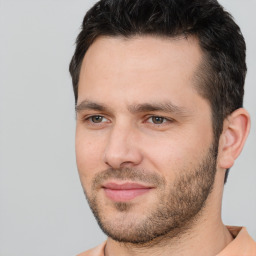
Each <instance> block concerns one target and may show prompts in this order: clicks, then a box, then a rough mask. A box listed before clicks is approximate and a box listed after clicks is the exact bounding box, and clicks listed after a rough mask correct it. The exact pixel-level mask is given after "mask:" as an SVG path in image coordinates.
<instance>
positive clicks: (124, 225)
mask: <svg viewBox="0 0 256 256" xmlns="http://www.w3.org/2000/svg"><path fill="white" fill-rule="evenodd" d="M216 159H217V148H216V146H215V145H212V146H211V147H210V149H209V150H208V152H207V154H206V155H205V156H204V158H203V159H202V160H201V161H200V163H199V164H198V165H197V166H196V167H193V170H190V168H187V169H183V170H180V171H179V172H177V173H180V175H179V176H177V177H176V178H175V181H174V183H173V185H172V187H171V188H169V191H167V192H166V181H165V180H164V178H163V177H161V176H159V174H156V173H154V174H152V173H149V172H146V171H143V170H137V169H136V170H135V169H128V168H124V169H119V170H115V169H108V170H105V171H103V172H102V173H100V174H98V175H97V176H96V177H95V179H94V181H93V184H92V188H91V194H90V196H89V195H88V193H85V194H86V198H87V201H88V203H89V205H90V208H91V210H92V212H93V214H94V216H95V218H96V220H97V222H98V224H99V226H100V227H101V229H102V231H103V232H104V233H105V234H106V235H107V236H108V237H110V238H112V239H113V240H115V241H118V242H122V243H131V244H134V245H135V244H137V245H146V244H148V243H152V242H153V241H161V240H164V238H173V237H177V236H179V235H180V234H181V233H182V232H186V231H187V229H189V228H190V227H191V226H192V225H193V223H194V222H195V221H196V220H197V217H198V216H200V212H202V210H203V208H204V206H205V203H206V200H207V198H208V196H209V194H210V193H211V190H212V188H213V184H214V180H215V173H216ZM109 178H115V179H119V180H126V179H129V180H132V181H135V182H136V181H144V182H149V183H150V184H154V185H155V186H156V187H157V188H159V191H158V202H157V204H156V205H154V208H152V209H149V210H148V212H146V215H145V216H144V217H143V218H137V216H136V214H134V215H133V214H132V210H133V207H134V205H133V204H132V203H130V202H115V203H113V207H114V208H115V211H116V212H117V213H118V215H116V216H121V217H119V218H118V219H117V217H116V216H106V214H105V213H104V208H103V207H102V204H101V202H100V201H99V200H98V199H97V187H98V186H99V184H102V182H103V181H105V180H107V179H109ZM120 213H122V214H120Z"/></svg>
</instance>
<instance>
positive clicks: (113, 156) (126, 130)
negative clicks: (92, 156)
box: [104, 125, 143, 169]
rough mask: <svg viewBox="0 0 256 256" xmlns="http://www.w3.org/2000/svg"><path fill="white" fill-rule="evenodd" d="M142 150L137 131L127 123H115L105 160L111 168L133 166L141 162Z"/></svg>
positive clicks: (106, 149)
mask: <svg viewBox="0 0 256 256" xmlns="http://www.w3.org/2000/svg"><path fill="white" fill-rule="evenodd" d="M142 158H143V157H142V152H141V150H140V149H139V139H138V136H137V134H136V131H135V129H134V128H132V127H128V126H127V125H126V126H125V125H115V126H114V127H113V128H112V130H111V132H110V134H109V138H108V141H107V145H106V148H105V154H104V162H105V163H106V164H107V165H108V166H109V167H111V168H114V169H118V168H121V167H133V166H136V165H138V164H140V163H141V161H142Z"/></svg>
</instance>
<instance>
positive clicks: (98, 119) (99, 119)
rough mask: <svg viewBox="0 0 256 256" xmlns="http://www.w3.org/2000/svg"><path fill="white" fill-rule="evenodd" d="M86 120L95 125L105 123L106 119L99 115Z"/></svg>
mask: <svg viewBox="0 0 256 256" xmlns="http://www.w3.org/2000/svg"><path fill="white" fill-rule="evenodd" d="M87 120H88V121H90V122H91V123H95V124H98V123H104V122H107V119H106V118H105V117H103V116H99V115H95V116H90V117H88V118H87Z"/></svg>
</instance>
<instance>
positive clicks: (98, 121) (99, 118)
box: [92, 116, 102, 123]
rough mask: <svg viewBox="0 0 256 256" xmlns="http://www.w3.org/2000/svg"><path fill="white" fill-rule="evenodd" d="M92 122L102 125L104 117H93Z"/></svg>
mask: <svg viewBox="0 0 256 256" xmlns="http://www.w3.org/2000/svg"><path fill="white" fill-rule="evenodd" d="M92 121H93V122H94V123H100V122H101V121H102V116H93V117H92Z"/></svg>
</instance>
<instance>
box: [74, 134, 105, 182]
mask: <svg viewBox="0 0 256 256" xmlns="http://www.w3.org/2000/svg"><path fill="white" fill-rule="evenodd" d="M101 156H102V149H101V146H100V144H99V143H97V139H94V138H93V137H92V136H89V135H88V134H86V135H85V134H84V133H83V132H82V131H80V130H79V129H77V132H76V162H77V168H78V172H79V175H80V179H81V181H82V183H84V182H85V181H86V182H87V181H88V182H89V180H91V178H92V177H93V176H94V175H95V173H97V172H98V171H102V170H103V169H102V168H104V167H103V166H101V163H102V161H101Z"/></svg>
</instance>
